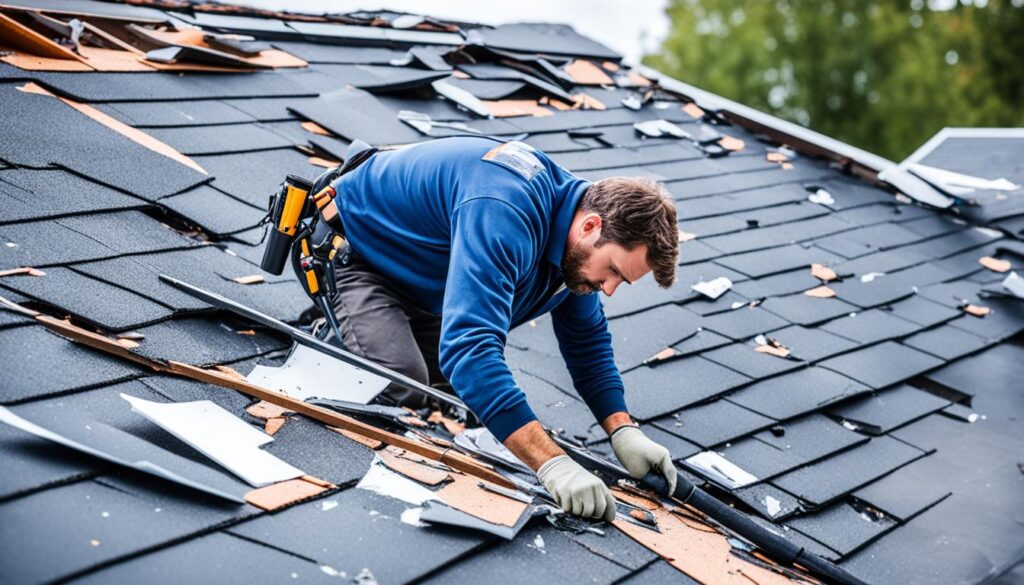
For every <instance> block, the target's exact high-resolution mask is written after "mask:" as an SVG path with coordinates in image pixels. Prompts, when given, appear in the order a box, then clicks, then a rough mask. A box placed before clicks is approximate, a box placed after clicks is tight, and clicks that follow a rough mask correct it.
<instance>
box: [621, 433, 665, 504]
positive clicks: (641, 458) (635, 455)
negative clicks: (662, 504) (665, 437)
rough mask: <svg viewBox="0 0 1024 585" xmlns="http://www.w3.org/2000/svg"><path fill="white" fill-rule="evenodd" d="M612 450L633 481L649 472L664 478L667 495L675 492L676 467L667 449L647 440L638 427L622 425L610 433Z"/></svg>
mask: <svg viewBox="0 0 1024 585" xmlns="http://www.w3.org/2000/svg"><path fill="white" fill-rule="evenodd" d="M611 437H612V450H613V451H615V456H616V457H618V458H619V461H620V462H621V463H622V466H623V467H625V468H626V471H628V472H629V474H630V475H632V476H633V477H634V478H635V479H640V478H642V477H643V476H645V475H647V473H648V472H649V471H651V470H654V471H657V472H658V473H660V474H661V475H663V476H665V480H666V481H667V482H668V487H669V493H670V494H671V493H672V492H674V491H676V479H677V478H676V467H675V465H672V455H670V454H669V452H668V449H666V448H665V447H662V446H661V445H659V444H657V443H655V442H654V441H652V440H650V439H648V438H647V435H645V434H644V432H643V431H641V430H640V429H639V428H638V427H634V426H632V425H622V426H620V427H619V428H617V429H615V431H614V432H612V435H611Z"/></svg>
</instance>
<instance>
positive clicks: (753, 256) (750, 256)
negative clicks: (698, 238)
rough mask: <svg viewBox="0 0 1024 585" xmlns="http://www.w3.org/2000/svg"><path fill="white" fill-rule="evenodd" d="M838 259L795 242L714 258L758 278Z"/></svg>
mask: <svg viewBox="0 0 1024 585" xmlns="http://www.w3.org/2000/svg"><path fill="white" fill-rule="evenodd" d="M839 260H840V257H839V256H836V255H834V254H831V253H829V252H826V251H824V250H821V249H818V248H813V247H812V248H804V247H803V246H800V245H797V244H791V245H789V246H782V247H779V248H769V249H766V250H758V251H756V252H746V253H744V254H735V255H732V256H727V257H725V258H719V259H717V260H715V262H716V263H717V264H721V265H722V266H725V267H726V268H732V269H733V270H737V271H739V272H742V273H743V274H746V275H747V276H750V277H752V278H759V277H762V276H768V275H770V274H775V273H778V272H785V271H787V270H792V269H795V268H801V267H805V266H810V265H811V264H814V263H817V264H824V265H826V266H830V265H834V264H835V263H836V262H837V261H839Z"/></svg>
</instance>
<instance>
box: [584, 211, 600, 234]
mask: <svg viewBox="0 0 1024 585" xmlns="http://www.w3.org/2000/svg"><path fill="white" fill-rule="evenodd" d="M580 230H581V232H582V233H581V234H580V235H581V236H583V237H584V238H586V237H587V236H589V235H590V234H592V233H594V232H595V231H596V232H598V233H600V231H601V216H600V215H598V214H596V213H594V212H590V213H587V214H586V215H585V216H583V221H582V222H581V223H580Z"/></svg>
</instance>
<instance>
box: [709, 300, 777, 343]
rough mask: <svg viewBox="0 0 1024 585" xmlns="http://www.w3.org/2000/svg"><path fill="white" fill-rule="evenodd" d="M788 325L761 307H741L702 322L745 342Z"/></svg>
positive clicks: (716, 330)
mask: <svg viewBox="0 0 1024 585" xmlns="http://www.w3.org/2000/svg"><path fill="white" fill-rule="evenodd" d="M788 324H789V323H788V322H787V321H785V320H784V319H781V318H779V317H778V316H776V315H774V314H772V313H770V312H768V311H766V310H764V309H763V308H761V307H740V308H738V309H735V310H731V311H725V312H723V313H717V314H715V315H711V316H709V317H705V318H704V319H703V321H701V325H702V326H703V327H706V328H708V329H710V330H712V331H714V332H716V333H721V334H722V335H725V336H727V337H730V338H732V339H734V340H736V341H743V340H746V339H750V338H751V337H754V336H755V335H758V334H760V333H768V332H769V331H774V330H776V329H781V328H783V327H786V326H787V325H788Z"/></svg>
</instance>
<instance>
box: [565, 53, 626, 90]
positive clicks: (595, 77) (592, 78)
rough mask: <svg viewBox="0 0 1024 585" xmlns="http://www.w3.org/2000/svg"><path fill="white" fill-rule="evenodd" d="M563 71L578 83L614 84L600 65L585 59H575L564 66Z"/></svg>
mask: <svg viewBox="0 0 1024 585" xmlns="http://www.w3.org/2000/svg"><path fill="white" fill-rule="evenodd" d="M565 72H566V73H568V74H569V77H571V78H572V80H573V81H575V82H576V83H578V84H580V85H615V82H614V81H612V78H611V77H609V76H608V74H607V73H605V72H604V70H602V69H601V68H600V67H598V66H597V65H595V64H593V63H592V62H590V61H587V60H585V59H576V60H575V61H573V62H572V63H569V64H568V65H567V66H566V67H565Z"/></svg>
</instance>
